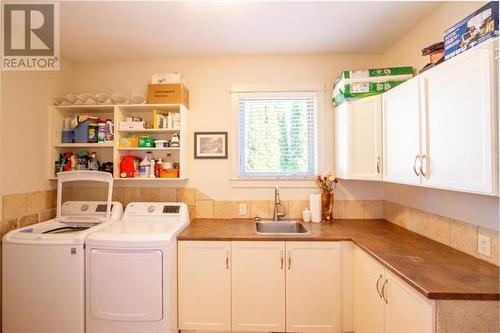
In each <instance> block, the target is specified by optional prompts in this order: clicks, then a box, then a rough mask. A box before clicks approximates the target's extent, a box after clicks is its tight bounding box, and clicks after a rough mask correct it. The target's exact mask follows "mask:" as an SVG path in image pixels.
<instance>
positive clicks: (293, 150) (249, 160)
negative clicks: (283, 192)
mask: <svg viewBox="0 0 500 333" xmlns="http://www.w3.org/2000/svg"><path fill="white" fill-rule="evenodd" d="M237 103H238V133H239V149H238V150H239V177H240V178H269V177H274V178H276V177H290V178H297V177H312V176H314V175H315V174H316V173H317V169H318V156H317V155H318V149H317V126H316V123H317V104H318V102H317V94H316V93H313V92H302V93H301V92H293V93H286V92H280V93H241V94H239V95H238V101H237Z"/></svg>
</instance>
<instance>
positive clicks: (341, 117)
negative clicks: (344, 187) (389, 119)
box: [335, 95, 382, 180]
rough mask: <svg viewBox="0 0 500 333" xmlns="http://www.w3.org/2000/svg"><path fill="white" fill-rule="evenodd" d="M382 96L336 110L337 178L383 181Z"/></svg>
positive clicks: (346, 104) (364, 99)
mask: <svg viewBox="0 0 500 333" xmlns="http://www.w3.org/2000/svg"><path fill="white" fill-rule="evenodd" d="M381 113H382V107H381V96H380V95H378V96H373V97H367V98H362V99H359V100H355V101H350V102H345V103H343V104H342V105H340V106H339V107H337V108H336V110H335V124H336V125H335V133H336V151H337V156H336V158H337V159H336V161H337V163H336V164H337V175H338V176H339V177H341V178H343V179H358V180H381V179H382V147H381V146H382V133H381V132H382V125H381V121H382V119H381V118H382V114H381Z"/></svg>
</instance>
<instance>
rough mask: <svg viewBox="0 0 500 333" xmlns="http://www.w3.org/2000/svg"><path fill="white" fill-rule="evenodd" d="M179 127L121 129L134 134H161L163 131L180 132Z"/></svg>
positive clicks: (122, 131) (121, 131)
mask: <svg viewBox="0 0 500 333" xmlns="http://www.w3.org/2000/svg"><path fill="white" fill-rule="evenodd" d="M179 131H180V129H179V128H175V129H166V128H144V129H125V130H124V129H119V130H118V132H120V133H132V134H161V133H175V132H179Z"/></svg>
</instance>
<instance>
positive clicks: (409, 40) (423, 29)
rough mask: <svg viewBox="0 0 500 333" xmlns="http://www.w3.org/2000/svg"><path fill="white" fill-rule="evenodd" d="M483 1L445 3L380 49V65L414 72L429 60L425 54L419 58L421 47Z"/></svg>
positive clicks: (431, 41)
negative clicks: (381, 54) (402, 66)
mask: <svg viewBox="0 0 500 333" xmlns="http://www.w3.org/2000/svg"><path fill="white" fill-rule="evenodd" d="M485 3H486V2H485V1H449V2H445V3H444V4H443V5H441V6H440V7H439V8H438V9H436V10H435V11H434V12H433V13H432V14H430V15H429V16H428V17H426V18H425V19H424V20H423V21H422V22H420V23H419V24H418V25H416V26H415V27H414V28H413V29H411V30H410V31H409V32H408V33H407V34H406V35H405V36H403V38H401V39H400V40H399V41H397V42H396V43H395V44H394V45H393V46H391V47H390V48H389V49H388V50H387V51H386V52H384V54H383V56H382V62H383V64H384V66H401V65H406V66H413V67H414V68H415V70H416V71H417V72H418V71H419V70H420V69H422V67H424V66H425V65H426V64H427V63H428V62H429V61H428V60H429V58H428V57H427V56H426V57H422V52H421V51H422V49H423V48H424V47H426V46H429V45H431V44H434V43H436V42H439V41H442V40H443V38H444V31H445V30H447V29H448V28H450V27H452V26H453V25H454V24H455V23H457V22H459V21H460V20H461V19H463V18H465V17H466V16H467V15H469V14H470V13H472V12H473V11H475V10H477V9H478V8H480V7H481V6H483V5H484V4H485Z"/></svg>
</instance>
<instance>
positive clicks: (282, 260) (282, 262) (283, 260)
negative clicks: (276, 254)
mask: <svg viewBox="0 0 500 333" xmlns="http://www.w3.org/2000/svg"><path fill="white" fill-rule="evenodd" d="M284 263H285V258H283V251H281V270H283V265H284Z"/></svg>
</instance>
